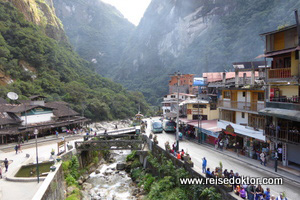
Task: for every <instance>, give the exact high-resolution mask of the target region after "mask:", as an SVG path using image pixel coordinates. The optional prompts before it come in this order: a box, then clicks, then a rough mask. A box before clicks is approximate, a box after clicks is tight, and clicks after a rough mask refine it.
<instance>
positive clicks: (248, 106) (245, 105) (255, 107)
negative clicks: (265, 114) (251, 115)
mask: <svg viewBox="0 0 300 200" xmlns="http://www.w3.org/2000/svg"><path fill="white" fill-rule="evenodd" d="M219 107H225V108H232V109H239V110H244V111H255V112H258V111H259V110H262V109H264V108H265V104H264V103H259V102H255V103H254V102H244V101H228V100H219Z"/></svg>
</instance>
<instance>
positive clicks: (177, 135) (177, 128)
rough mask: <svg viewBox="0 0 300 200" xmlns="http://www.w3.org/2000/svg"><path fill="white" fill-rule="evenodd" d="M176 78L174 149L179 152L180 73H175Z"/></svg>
mask: <svg viewBox="0 0 300 200" xmlns="http://www.w3.org/2000/svg"><path fill="white" fill-rule="evenodd" d="M175 76H177V117H176V148H177V150H179V85H180V77H181V74H180V72H179V71H178V72H175Z"/></svg>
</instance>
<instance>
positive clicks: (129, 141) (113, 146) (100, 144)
mask: <svg viewBox="0 0 300 200" xmlns="http://www.w3.org/2000/svg"><path fill="white" fill-rule="evenodd" d="M129 133H135V129H134V128H130V129H122V130H116V131H111V132H108V133H107V134H102V135H96V136H92V135H90V136H85V140H87V141H80V142H79V141H78V142H75V147H76V149H77V150H78V151H99V150H141V149H142V147H143V144H144V141H143V139H142V137H141V136H140V135H136V134H129Z"/></svg>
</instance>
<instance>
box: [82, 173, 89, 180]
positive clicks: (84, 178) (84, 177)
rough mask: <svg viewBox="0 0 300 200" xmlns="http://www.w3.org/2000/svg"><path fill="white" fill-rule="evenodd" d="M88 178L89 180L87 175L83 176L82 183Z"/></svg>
mask: <svg viewBox="0 0 300 200" xmlns="http://www.w3.org/2000/svg"><path fill="white" fill-rule="evenodd" d="M89 178H90V175H89V174H84V175H83V179H82V181H83V182H84V181H86V180H88V179H89Z"/></svg>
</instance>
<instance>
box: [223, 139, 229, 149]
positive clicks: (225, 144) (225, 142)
mask: <svg viewBox="0 0 300 200" xmlns="http://www.w3.org/2000/svg"><path fill="white" fill-rule="evenodd" d="M228 144H229V141H228V137H225V140H224V147H225V149H227V148H228Z"/></svg>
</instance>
